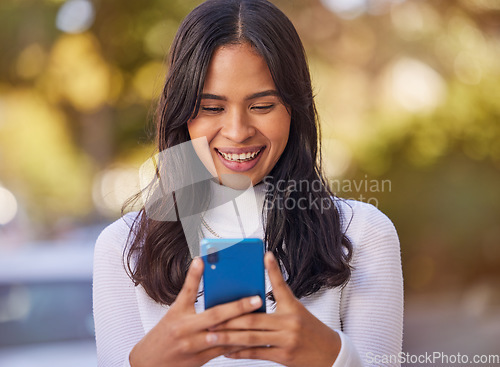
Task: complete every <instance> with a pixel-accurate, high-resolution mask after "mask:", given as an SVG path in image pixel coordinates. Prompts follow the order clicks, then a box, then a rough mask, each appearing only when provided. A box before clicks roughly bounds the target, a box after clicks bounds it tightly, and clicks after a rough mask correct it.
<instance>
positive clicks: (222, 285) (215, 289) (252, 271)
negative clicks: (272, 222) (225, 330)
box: [201, 238, 266, 312]
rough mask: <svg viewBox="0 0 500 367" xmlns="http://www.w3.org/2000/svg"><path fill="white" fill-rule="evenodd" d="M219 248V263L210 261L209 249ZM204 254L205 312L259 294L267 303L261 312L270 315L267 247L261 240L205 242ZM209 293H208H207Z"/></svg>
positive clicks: (202, 252) (211, 240)
mask: <svg viewBox="0 0 500 367" xmlns="http://www.w3.org/2000/svg"><path fill="white" fill-rule="evenodd" d="M210 247H216V248H218V249H219V250H218V251H217V255H218V261H217V262H216V263H214V264H211V263H209V262H208V256H207V255H208V252H207V250H208V248H210ZM201 255H202V259H203V262H204V263H205V270H204V273H203V285H204V298H205V309H207V308H210V307H213V306H216V305H219V304H222V303H227V302H232V301H236V300H239V299H241V298H244V297H250V296H255V295H259V296H260V297H261V299H262V300H263V304H262V307H261V308H259V309H258V310H257V312H266V306H265V299H266V297H265V296H266V295H265V280H264V244H263V242H262V240H260V239H258V238H246V239H203V240H202V241H201ZM207 290H208V291H207Z"/></svg>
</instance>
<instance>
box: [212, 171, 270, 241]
mask: <svg viewBox="0 0 500 367" xmlns="http://www.w3.org/2000/svg"><path fill="white" fill-rule="evenodd" d="M210 194H211V203H210V208H211V209H209V210H207V211H206V212H205V213H204V215H203V217H204V219H205V222H206V223H207V224H208V226H209V227H210V228H211V229H212V231H214V232H215V233H217V234H218V235H219V236H221V237H226V238H227V237H233V238H245V237H257V238H262V237H263V234H264V227H263V221H262V207H263V205H264V199H265V195H266V187H265V184H264V183H259V184H257V185H255V186H253V187H250V188H249V189H247V190H235V189H232V188H230V187H228V186H223V185H220V184H218V183H216V182H213V181H210ZM203 233H204V237H208V238H213V237H216V236H214V235H213V234H212V233H210V232H209V231H208V230H207V228H204V227H203Z"/></svg>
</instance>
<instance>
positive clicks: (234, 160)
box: [215, 145, 266, 172]
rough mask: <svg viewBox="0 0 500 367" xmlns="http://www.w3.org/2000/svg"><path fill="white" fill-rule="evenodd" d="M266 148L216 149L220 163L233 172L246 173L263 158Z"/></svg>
mask: <svg viewBox="0 0 500 367" xmlns="http://www.w3.org/2000/svg"><path fill="white" fill-rule="evenodd" d="M265 149H266V146H265V145H264V146H252V147H250V146H249V147H243V148H231V147H226V148H215V151H216V152H217V156H218V157H219V160H220V162H221V163H222V164H223V165H224V166H225V167H226V168H228V169H230V170H231V171H235V172H245V171H249V170H251V169H252V168H254V167H255V166H256V165H257V163H258V162H259V160H260V157H261V156H262V152H263V151H264V150H265Z"/></svg>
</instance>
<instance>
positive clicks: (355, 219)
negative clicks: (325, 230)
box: [334, 198, 399, 247]
mask: <svg viewBox="0 0 500 367" xmlns="http://www.w3.org/2000/svg"><path fill="white" fill-rule="evenodd" d="M334 201H335V204H336V206H337V208H338V210H339V215H340V218H341V222H342V229H343V231H344V232H345V233H346V235H347V236H348V237H349V238H350V239H351V242H353V246H354V247H358V246H360V245H362V244H366V243H369V242H377V243H378V242H384V243H387V242H389V243H393V244H394V243H397V246H399V240H398V235H397V232H396V228H395V227H394V224H393V223H392V221H391V220H390V219H389V218H388V217H387V216H386V215H385V214H384V213H383V212H382V211H380V210H379V209H378V208H377V207H376V206H374V205H372V204H368V203H364V202H361V201H356V200H344V199H341V198H334Z"/></svg>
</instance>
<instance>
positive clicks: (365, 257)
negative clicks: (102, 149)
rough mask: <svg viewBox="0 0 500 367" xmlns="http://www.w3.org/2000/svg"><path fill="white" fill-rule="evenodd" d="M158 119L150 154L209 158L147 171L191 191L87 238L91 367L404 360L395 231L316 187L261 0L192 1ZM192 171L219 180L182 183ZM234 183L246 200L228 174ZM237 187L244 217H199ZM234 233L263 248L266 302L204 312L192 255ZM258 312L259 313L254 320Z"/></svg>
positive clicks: (304, 93) (307, 140)
mask: <svg viewBox="0 0 500 367" xmlns="http://www.w3.org/2000/svg"><path fill="white" fill-rule="evenodd" d="M157 115H158V116H157V126H158V129H157V144H158V149H159V152H164V151H170V152H173V151H175V152H177V150H175V148H174V147H180V146H181V144H186V143H188V144H189V143H190V142H193V145H196V144H195V143H194V142H198V141H200V139H201V140H202V141H203V140H205V139H206V145H203V144H202V145H201V146H202V147H204V148H206V149H201V148H200V146H194V151H195V152H196V154H195V156H197V159H195V161H192V160H191V159H188V160H184V161H183V160H182V159H181V158H179V157H177V158H179V159H177V158H175V157H174V158H172V156H169V157H170V158H169V159H167V161H168V163H165V162H163V163H160V164H158V166H157V167H155V170H156V173H157V175H158V176H159V177H161V179H162V180H163V181H162V182H161V180H160V185H165V186H164V187H163V188H165V187H167V188H170V189H172V190H171V191H174V190H173V188H175V187H177V188H179V187H182V186H183V185H184V184H185V183H186V182H193V183H195V184H193V185H192V186H191V187H189V188H188V189H186V190H177V191H175V194H174V195H170V196H168V195H166V194H165V192H164V191H163V193H164V194H165V195H160V199H158V197H159V196H158V195H156V196H155V193H156V194H157V193H158V192H159V190H160V189H159V188H158V186H156V187H155V186H154V184H152V185H150V186H149V187H148V190H149V192H150V193H151V192H153V195H152V196H154V197H155V198H156V199H155V200H154V203H153V205H150V204H151V203H149V204H148V201H147V200H146V202H145V205H144V207H143V209H142V210H141V211H140V212H139V213H132V214H128V215H127V216H125V217H124V218H122V219H120V220H118V221H117V222H115V223H113V224H112V225H110V226H109V227H108V228H106V229H105V230H104V231H103V233H102V234H101V236H100V237H99V239H98V240H97V244H96V250H95V263H94V316H95V325H96V340H97V350H98V359H99V364H100V365H101V366H122V365H129V364H130V365H131V366H133V367H140V366H201V365H204V364H205V363H206V365H207V366H275V365H277V364H278V365H287V366H335V367H337V366H369V365H373V366H375V365H376V366H380V365H399V363H398V361H397V360H396V355H397V354H398V353H399V352H400V351H401V338H402V311H403V306H402V302H403V291H402V274H401V261H400V250H399V242H398V238H397V234H396V231H395V229H394V227H393V225H392V223H391V222H390V220H389V219H388V218H387V217H385V216H384V215H383V214H382V213H381V212H380V211H378V210H377V209H376V208H375V207H373V206H371V205H368V204H363V203H360V202H355V201H345V202H344V201H341V200H339V199H337V198H334V197H333V194H332V193H331V191H330V190H329V188H328V186H327V185H326V180H325V179H324V177H323V176H322V173H321V166H320V163H321V161H320V159H318V158H319V157H318V156H319V151H318V141H319V137H318V132H319V127H318V124H317V116H316V110H315V105H314V101H313V96H312V88H311V81H310V75H309V70H308V67H307V62H306V58H305V55H304V51H303V47H302V44H301V42H300V39H299V37H298V35H297V33H296V31H295V29H294V27H293V25H292V24H291V22H290V21H289V20H288V18H287V17H286V16H285V15H284V14H283V13H282V12H281V11H280V10H278V9H277V8H276V7H275V6H274V5H272V4H271V3H269V2H267V1H266V0H209V1H206V2H205V3H203V4H201V5H200V6H198V7H197V8H196V9H195V10H193V11H192V12H191V13H190V14H189V15H188V16H187V17H186V19H185V20H184V21H183V23H182V24H181V26H180V28H179V30H178V33H177V35H176V38H175V40H174V42H173V45H172V48H171V51H170V58H169V71H168V75H167V80H166V83H165V87H164V90H163V94H162V97H161V100H160V103H159V108H158V114H157ZM174 156H175V154H174ZM176 159H177V160H176ZM160 161H161V160H160ZM200 162H202V164H200ZM200 171H204V172H209V173H210V175H211V176H213V177H214V178H215V179H214V180H212V181H210V180H204V181H203V180H198V179H192V176H193V174H194V173H198V172H200ZM210 175H209V176H210ZM237 175H239V176H237ZM241 176H243V177H244V178H246V179H247V180H248V181H249V184H250V185H251V186H252V188H253V190H254V194H255V197H253V196H251V197H248V196H247V195H246V194H245V193H246V192H247V191H244V190H241V189H242V187H241V185H238V183H237V182H240V181H238V180H232V179H231V177H233V178H234V177H240V178H241ZM179 177H181V178H179ZM176 180H177V181H178V180H180V181H181V182H182V185H179V184H178V182H174V181H176ZM213 181H218V183H214V182H213ZM219 184H221V185H219ZM188 186H189V185H188ZM243 186H244V185H243ZM233 189H236V190H237V192H238V193H237V195H240V194H241V195H240V196H241V197H242V199H241V200H240V201H239V208H240V209H239V210H238V208H236V209H234V210H235V211H232V212H231V210H229V212H228V207H227V205H215V206H211V207H210V209H207V208H208V207H207V205H208V204H207V203H211V202H217V200H219V199H220V198H221V196H225V195H227V192H228V191H227V190H233ZM148 190H145V191H148ZM167 193H168V192H167ZM229 195H233V194H232V193H230V194H229ZM255 198H256V200H255ZM223 201H224V200H222V202H223ZM219 202H220V201H219ZM186 203H187V204H186ZM287 203H288V204H287ZM326 203H328V205H326ZM253 204H255V205H256V207H257V210H258V212H259V213H261V215H257V216H256V215H255V213H254V211H252V210H247V208H250V207H251V206H252V205H253ZM299 204H300V205H299ZM241 209H243V210H241ZM182 213H188V214H189V215H183V214H182ZM173 218H179V220H175V219H173ZM186 218H191V219H193V218H195V220H194V221H188V220H186ZM196 219H197V220H196ZM200 222H201V224H200ZM245 226H246V227H245ZM247 227H248V228H250V232H249V231H248V230H247V229H248V228H247ZM244 231H246V234H247V235H248V233H251V237H260V238H262V239H264V242H265V244H266V248H267V250H268V252H267V253H266V256H265V265H266V269H267V272H268V276H269V284H268V286H269V290H271V287H272V295H271V294H269V297H268V299H266V300H261V299H260V298H259V297H256V298H255V297H252V298H248V299H242V300H239V301H235V302H232V303H227V304H224V305H220V306H216V307H213V308H211V309H208V310H204V307H203V305H202V303H203V297H200V293H199V291H200V290H201V289H200V288H199V284H200V279H201V274H202V272H203V263H202V262H201V261H200V259H198V258H196V257H195V258H194V259H193V256H194V255H196V252H197V250H196V249H195V247H194V245H193V244H194V243H197V241H199V239H200V238H201V237H230V238H232V237H235V236H237V237H242V235H241V233H242V232H244ZM238 234H239V236H238ZM123 255H125V256H123ZM124 262H125V263H126V264H125V265H124ZM285 279H286V280H285ZM262 302H267V305H268V307H267V309H268V313H267V314H255V313H252V311H253V310H256V309H258V308H259V307H260V306H261V304H262Z"/></svg>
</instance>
